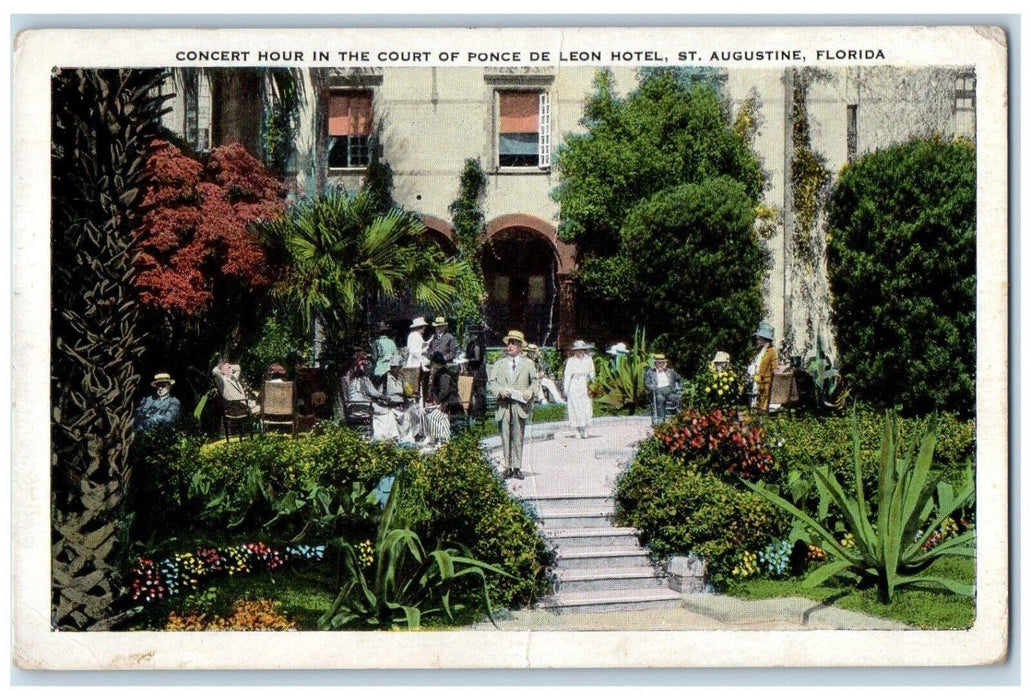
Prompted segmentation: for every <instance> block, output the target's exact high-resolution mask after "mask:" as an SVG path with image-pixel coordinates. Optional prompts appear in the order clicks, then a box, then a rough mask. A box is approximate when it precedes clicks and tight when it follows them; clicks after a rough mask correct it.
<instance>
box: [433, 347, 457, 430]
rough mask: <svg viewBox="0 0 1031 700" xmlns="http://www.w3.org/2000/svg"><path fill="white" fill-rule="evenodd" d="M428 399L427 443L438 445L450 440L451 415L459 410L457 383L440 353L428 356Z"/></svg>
mask: <svg viewBox="0 0 1031 700" xmlns="http://www.w3.org/2000/svg"><path fill="white" fill-rule="evenodd" d="M430 399H431V401H432V403H431V404H429V405H427V406H426V423H427V425H428V426H429V429H430V434H429V436H428V438H429V439H428V440H427V442H433V443H437V444H440V443H442V442H448V441H449V440H450V439H451V414H452V412H454V411H455V410H461V407H462V402H461V400H460V399H459V398H458V382H457V381H456V379H455V377H454V375H453V374H451V371H450V370H448V368H447V360H446V359H445V358H444V354H443V353H441V352H434V353H433V354H431V355H430Z"/></svg>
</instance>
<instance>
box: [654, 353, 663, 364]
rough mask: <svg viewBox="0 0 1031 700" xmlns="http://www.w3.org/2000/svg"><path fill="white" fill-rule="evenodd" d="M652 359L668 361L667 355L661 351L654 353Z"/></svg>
mask: <svg viewBox="0 0 1031 700" xmlns="http://www.w3.org/2000/svg"><path fill="white" fill-rule="evenodd" d="M652 359H653V360H654V361H656V362H666V356H665V355H663V354H662V353H661V352H657V353H655V354H653V355H652Z"/></svg>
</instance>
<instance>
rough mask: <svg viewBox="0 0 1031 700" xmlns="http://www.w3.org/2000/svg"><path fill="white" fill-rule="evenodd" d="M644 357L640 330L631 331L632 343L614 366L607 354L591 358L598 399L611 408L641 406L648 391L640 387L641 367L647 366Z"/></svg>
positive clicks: (642, 385)
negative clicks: (632, 334) (592, 359)
mask: <svg viewBox="0 0 1031 700" xmlns="http://www.w3.org/2000/svg"><path fill="white" fill-rule="evenodd" d="M648 360H649V357H648V347H647V343H646V341H645V335H644V331H643V330H641V329H637V330H636V331H635V332H634V342H633V345H631V347H630V351H629V352H628V353H627V354H626V356H625V357H623V358H622V360H621V361H620V363H619V366H618V367H613V366H612V364H611V362H610V361H609V359H608V358H607V357H604V356H601V357H595V358H594V373H595V377H596V379H595V384H596V386H597V391H598V394H599V396H600V399H599V400H600V401H601V402H602V403H606V404H609V405H610V406H612V407H613V408H617V409H620V408H626V409H628V410H630V411H632V410H633V409H634V408H636V407H637V406H641V405H644V404H645V403H646V402H647V401H648V392H647V391H645V389H644V369H645V367H647V366H648Z"/></svg>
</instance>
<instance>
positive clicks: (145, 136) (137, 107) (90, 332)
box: [51, 69, 163, 630]
mask: <svg viewBox="0 0 1031 700" xmlns="http://www.w3.org/2000/svg"><path fill="white" fill-rule="evenodd" d="M162 79H163V74H162V72H161V71H158V70H128V69H118V70H55V72H54V75H53V78H52V81H51V92H52V97H53V109H52V115H53V117H52V125H51V126H52V136H51V138H52V140H51V164H52V175H51V187H52V205H51V206H52V232H51V245H52V249H51V253H52V278H51V285H52V289H51V291H52V299H53V300H54V305H53V307H52V309H53V310H52V314H51V329H52V341H53V345H52V348H51V350H52V352H51V405H52V420H51V449H52V452H51V455H52V456H51V492H52V518H51V547H52V578H53V589H52V604H53V610H52V615H53V624H54V625H55V626H56V627H57V628H59V629H69V630H103V629H110V628H111V627H112V626H113V625H115V624H116V623H117V622H118V621H119V620H120V618H121V617H122V616H121V615H119V614H117V613H116V611H115V610H114V607H113V606H114V603H115V601H116V599H117V597H118V592H119V580H120V577H119V570H120V569H121V567H120V563H121V554H122V552H121V550H120V545H121V542H120V533H121V526H120V516H121V515H122V499H123V494H124V493H125V487H126V484H127V482H128V479H129V469H128V451H129V445H130V442H131V436H132V432H131V431H132V409H133V406H132V400H133V394H134V393H135V391H136V388H137V386H138V385H139V375H138V374H137V371H136V368H135V366H134V362H135V360H136V359H137V358H138V357H139V355H140V352H141V345H140V338H139V336H138V333H137V330H136V303H135V295H134V292H133V289H132V277H133V263H134V253H133V231H134V229H135V228H136V224H137V221H138V219H137V206H138V204H139V201H140V197H141V195H142V192H143V184H144V183H143V172H144V164H145V162H146V154H147V147H148V144H149V143H150V142H151V141H152V140H153V139H154V137H155V136H156V135H157V132H158V128H159V118H160V115H161V110H162V106H161V105H162V103H163V100H162V99H161V98H160V97H158V96H157V87H158V86H159V85H160V84H161V81H162Z"/></svg>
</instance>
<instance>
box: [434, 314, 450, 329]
mask: <svg viewBox="0 0 1031 700" xmlns="http://www.w3.org/2000/svg"><path fill="white" fill-rule="evenodd" d="M446 325H447V319H446V318H444V317H443V316H437V317H436V318H435V319H433V327H434V328H436V327H437V326H446Z"/></svg>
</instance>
